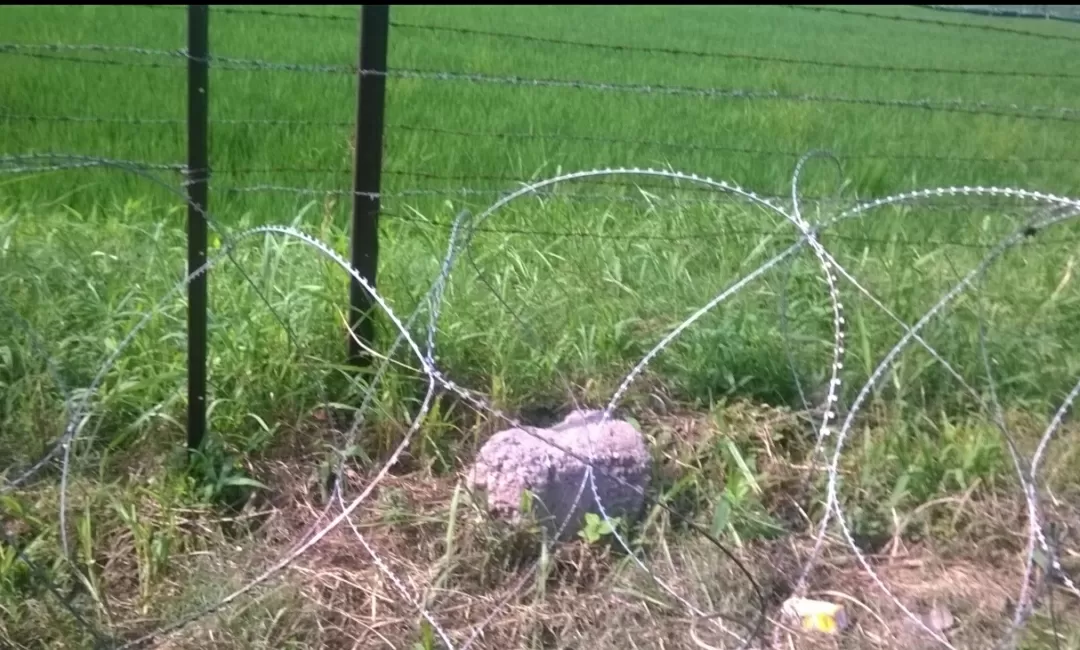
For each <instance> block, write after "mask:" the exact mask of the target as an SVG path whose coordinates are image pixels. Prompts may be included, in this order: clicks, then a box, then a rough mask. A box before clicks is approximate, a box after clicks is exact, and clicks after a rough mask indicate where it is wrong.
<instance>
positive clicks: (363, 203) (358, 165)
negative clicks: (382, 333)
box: [349, 5, 390, 365]
mask: <svg viewBox="0 0 1080 650" xmlns="http://www.w3.org/2000/svg"><path fill="white" fill-rule="evenodd" d="M389 31H390V6H389V5H363V6H362V7H361V9H360V70H359V71H358V72H357V99H356V158H355V169H354V172H355V177H354V179H353V215H352V238H351V246H350V247H351V252H350V262H351V264H352V266H353V268H355V269H356V270H357V271H358V272H359V273H360V275H361V277H363V278H364V279H365V280H367V281H368V283H370V284H371V286H372V287H374V286H375V276H376V273H377V271H378V263H379V191H380V190H379V188H380V178H381V172H382V146H383V113H384V108H385V97H386V49H387V37H388V34H389ZM349 305H350V314H349V326H350V327H351V328H352V331H353V332H354V333H355V334H356V337H357V338H358V339H359V340H360V341H362V342H363V343H364V344H366V345H371V344H372V343H373V342H374V340H375V321H374V319H373V316H374V313H373V307H374V301H372V300H371V296H369V295H368V293H367V292H366V291H365V290H364V288H363V286H361V284H360V283H359V282H357V281H356V280H355V279H352V280H351V281H350V285H349ZM349 361H350V362H351V363H353V364H355V365H366V364H367V363H368V362H369V361H370V357H369V356H368V355H367V354H366V352H365V351H364V349H363V348H362V347H361V346H360V345H359V343H358V342H357V341H356V340H355V339H354V338H353V337H352V336H350V337H349Z"/></svg>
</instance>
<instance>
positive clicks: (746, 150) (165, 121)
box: [0, 113, 1080, 172]
mask: <svg viewBox="0 0 1080 650" xmlns="http://www.w3.org/2000/svg"><path fill="white" fill-rule="evenodd" d="M0 120H10V121H18V122H31V123H33V122H69V123H85V124H128V125H131V126H153V125H172V126H175V127H177V128H179V127H182V126H185V125H186V122H185V121H184V120H183V119H181V118H139V117H120V116H104V115H100V116H99V115H31V114H19V113H0ZM214 125H228V126H301V127H333V128H353V127H354V126H355V124H354V123H353V122H347V121H333V120H293V119H269V118H268V119H259V118H248V119H236V118H221V119H215V120H212V122H211V126H212V127H213V126H214ZM386 129H387V130H388V131H391V132H393V131H402V132H412V133H424V134H429V135H435V136H446V137H458V138H494V139H509V140H540V141H561V142H578V143H588V144H614V145H626V146H632V147H655V148H667V149H678V150H685V151H702V152H714V153H738V154H746V155H753V156H774V157H783V158H791V159H795V158H798V157H799V156H800V155H801V154H800V153H799V152H798V151H795V150H794V149H790V150H779V149H757V148H752V147H734V146H725V145H718V144H710V143H701V142H678V141H670V140H652V139H648V138H641V139H633V138H619V137H611V136H598V135H586V134H579V133H566V132H556V133H545V132H524V131H509V132H500V131H470V130H465V129H450V128H442V127H434V126H423V125H417V124H387V125H386ZM834 154H835V155H837V156H838V157H840V158H843V159H851V160H859V159H867V160H895V161H925V162H947V163H985V164H997V165H1015V164H1044V165H1046V164H1048V165H1068V164H1075V163H1080V158H1077V157H1067V156H1062V157H1057V156H1055V157H1047V156H1010V157H1007V158H994V157H981V156H949V155H934V154H910V153H892V152H857V151H853V152H839V151H838V152H834ZM285 169H286V168H281V170H282V171H284V170H285ZM253 171H254V170H253ZM296 171H301V170H300V169H296ZM311 171H312V172H316V171H325V170H321V169H320V170H315V169H313V170H311Z"/></svg>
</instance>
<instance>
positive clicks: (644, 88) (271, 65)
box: [0, 43, 1080, 122]
mask: <svg viewBox="0 0 1080 650" xmlns="http://www.w3.org/2000/svg"><path fill="white" fill-rule="evenodd" d="M17 45H19V44H11V43H4V44H0V52H4V51H5V48H6V49H7V51H13V48H14V47H16V46H17ZM23 46H24V47H25V44H23ZM41 56H51V55H41ZM188 58H189V59H190V60H198V61H202V62H205V63H208V64H209V65H210V66H211V67H212V69H232V70H249V71H253V70H260V71H269V70H278V71H287V72H307V73H330V74H349V75H355V74H359V75H361V76H380V77H386V78H390V79H419V80H425V81H439V82H466V83H473V84H494V85H502V86H509V87H529V88H555V89H572V90H588V91H600V92H618V93H631V94H639V95H652V96H664V97H673V96H683V97H697V98H701V99H710V100H759V101H786V102H803V103H826V104H841V105H857V106H869V107H876V108H888V109H905V110H906V109H916V110H920V111H939V112H946V113H962V114H973V115H983V116H994V117H1009V118H1014V119H1028V120H1052V121H1059V122H1078V121H1080V120H1078V119H1075V118H1073V117H1069V116H1074V115H1078V114H1080V108H1073V107H1066V106H1040V105H1020V104H996V103H993V102H986V101H974V100H968V99H942V98H932V97H924V98H913V99H895V98H873V97H848V96H843V95H830V94H819V93H792V92H782V91H778V90H761V89H746V88H716V87H697V86H674V85H664V84H643V83H626V82H597V81H586V80H576V79H554V78H535V77H523V76H519V75H497V74H489V73H479V72H462V71H446V70H427V69H418V68H404V67H401V68H394V69H391V70H385V71H383V70H360V69H358V68H357V67H356V66H353V65H333V64H306V63H281V62H274V61H264V60H259V59H241V58H235V57H225V56H210V57H207V58H205V59H202V58H196V57H188ZM96 61H97V62H100V61H101V60H99V59H87V60H86V62H91V63H93V62H96Z"/></svg>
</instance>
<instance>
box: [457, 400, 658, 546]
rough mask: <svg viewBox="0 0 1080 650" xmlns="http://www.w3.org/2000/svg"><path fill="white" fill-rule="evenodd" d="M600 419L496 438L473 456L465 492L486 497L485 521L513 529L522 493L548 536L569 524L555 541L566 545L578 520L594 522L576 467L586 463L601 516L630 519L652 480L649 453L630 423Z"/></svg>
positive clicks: (581, 471)
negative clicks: (489, 516)
mask: <svg viewBox="0 0 1080 650" xmlns="http://www.w3.org/2000/svg"><path fill="white" fill-rule="evenodd" d="M600 416H601V411H573V412H571V413H570V415H568V416H566V418H565V419H564V420H563V421H562V422H560V423H559V424H557V425H555V426H553V427H551V428H548V429H542V428H536V427H529V431H525V430H524V429H521V428H512V429H507V430H504V431H500V432H499V433H496V434H495V435H494V436H492V437H491V438H490V439H489V440H488V441H487V442H486V443H484V445H483V446H482V447H481V448H480V453H479V454H478V455H477V458H476V462H475V464H474V466H473V468H472V470H471V471H470V473H469V484H470V487H472V488H473V489H476V490H481V491H483V492H484V493H485V494H486V497H487V505H488V510H489V511H490V512H491V514H493V515H495V516H496V517H499V518H501V519H507V520H510V521H512V522H518V521H520V520H521V516H522V514H523V513H522V512H521V506H522V504H523V499H522V492H523V491H525V490H528V491H529V492H531V493H532V500H531V501H532V504H533V505H532V508H533V511H534V514H535V516H536V517H537V519H538V520H539V521H540V522H541V523H542V525H543V526H544V527H545V528H546V529H547V531H548V533H549V535H551V536H554V534H555V533H556V532H557V530H558V528H559V527H560V526H561V525H562V523H563V522H564V521H566V520H567V517H568V516H569V517H570V520H569V523H567V524H566V525H565V527H564V530H563V533H562V535H560V536H559V539H561V540H566V539H571V538H572V537H574V536H575V535H576V534H577V532H578V531H579V530H580V529H581V527H582V525H583V524H584V521H585V513H587V512H591V513H595V514H598V515H599V514H600V508H599V507H597V504H596V498H595V497H594V496H593V491H592V488H591V486H590V485H589V482H588V480H587V479H586V474H585V471H586V469H587V465H586V463H585V462H583V461H588V460H589V459H590V457H591V459H592V465H593V477H594V480H595V482H596V493H597V495H599V497H600V502H601V503H602V504H603V507H604V511H605V512H606V513H607V515H608V516H609V517H621V518H622V519H623V520H625V521H632V520H634V519H636V518H637V517H638V516H640V514H641V511H642V508H643V506H644V504H645V491H646V490H647V489H648V487H649V480H650V476H651V462H652V458H651V456H650V454H649V449H648V446H647V445H646V444H645V438H644V436H642V435H641V433H639V432H638V431H637V429H635V428H634V427H633V426H632V425H631V424H630V423H629V422H626V421H623V420H615V419H611V420H608V421H607V422H601V417H600ZM530 431H531V433H530ZM549 443H553V444H549ZM590 445H591V447H592V448H591V450H590ZM562 450H566V451H562ZM567 451H568V452H571V453H570V454H568V453H566V452H567ZM590 451H591V456H590ZM571 454H573V455H571ZM575 456H576V457H575ZM579 459H580V460H579ZM620 479H621V482H620ZM579 491H580V493H581V494H580V499H579V501H578V504H577V507H576V508H573V506H574V501H575V497H577V496H578V493H579ZM571 508H573V511H571Z"/></svg>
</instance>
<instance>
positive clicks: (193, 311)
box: [187, 5, 210, 450]
mask: <svg viewBox="0 0 1080 650" xmlns="http://www.w3.org/2000/svg"><path fill="white" fill-rule="evenodd" d="M187 49H188V57H189V58H188V116H187V119H188V162H187V166H188V169H187V193H188V217H187V218H188V223H187V226H188V273H189V274H190V273H193V272H194V271H195V270H196V269H198V268H200V267H201V266H202V265H203V264H205V263H206V209H207V199H208V188H207V182H208V180H209V175H210V169H209V168H210V164H209V156H208V149H209V146H208V139H209V138H208V132H209V129H208V122H209V117H210V111H209V105H210V101H209V97H210V96H209V92H210V70H209V68H210V63H209V61H208V59H209V57H210V6H209V5H188V47H187ZM206 312H207V290H206V274H202V275H200V276H199V277H197V278H195V279H194V280H192V282H191V284H190V285H188V412H187V426H188V433H187V444H188V449H191V450H194V449H198V448H199V446H200V445H202V441H203V438H204V437H205V435H206Z"/></svg>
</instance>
